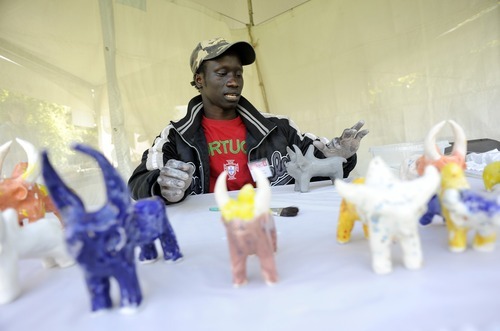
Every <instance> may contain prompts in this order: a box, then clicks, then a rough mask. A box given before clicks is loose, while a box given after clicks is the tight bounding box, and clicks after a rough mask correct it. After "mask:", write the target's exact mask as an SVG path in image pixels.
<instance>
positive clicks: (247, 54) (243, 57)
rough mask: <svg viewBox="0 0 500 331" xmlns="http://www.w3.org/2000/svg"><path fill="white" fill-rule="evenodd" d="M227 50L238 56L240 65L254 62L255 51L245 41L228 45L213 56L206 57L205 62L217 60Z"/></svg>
mask: <svg viewBox="0 0 500 331" xmlns="http://www.w3.org/2000/svg"><path fill="white" fill-rule="evenodd" d="M229 50H231V51H234V52H235V53H236V54H238V56H239V58H240V61H241V64H242V65H244V66H245V65H249V64H252V63H254V62H255V50H254V49H253V47H252V45H250V44H249V43H247V42H246V41H237V42H235V43H232V44H228V45H227V46H226V47H224V48H223V49H222V50H221V52H219V53H218V54H216V55H214V56H211V57H206V58H205V60H213V59H215V58H218V57H219V56H221V55H223V54H225V53H227V52H228V51H229Z"/></svg>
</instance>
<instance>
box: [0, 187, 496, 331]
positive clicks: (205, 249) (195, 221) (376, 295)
mask: <svg viewBox="0 0 500 331" xmlns="http://www.w3.org/2000/svg"><path fill="white" fill-rule="evenodd" d="M231 193H234V192H231ZM339 203H340V198H339V196H338V194H337V193H336V191H335V188H334V186H332V185H331V182H319V183H313V185H312V187H311V190H310V192H308V193H298V192H295V191H294V190H293V186H284V187H277V188H273V198H272V206H275V207H285V206H289V205H296V206H298V207H299V208H300V212H299V214H298V215H297V216H296V217H276V223H277V228H278V253H277V255H276V263H277V267H278V272H279V276H280V282H279V283H278V284H277V285H275V286H273V287H269V286H267V285H266V284H265V283H264V282H263V280H262V278H261V276H260V271H259V265H258V261H257V260H256V259H252V258H251V259H250V260H249V262H248V274H249V283H248V284H247V285H246V286H244V287H242V288H238V289H236V288H233V287H232V282H231V271H230V264H229V252H228V248H227V242H226V238H225V233H224V227H223V225H222V224H221V221H220V219H219V217H220V215H219V213H218V212H211V211H209V210H208V209H209V207H210V206H214V205H215V202H214V198H213V195H212V194H207V195H203V196H193V197H189V198H188V199H187V200H186V201H184V202H183V203H181V204H179V205H176V206H169V207H168V216H169V218H170V221H171V223H172V225H173V227H174V229H175V231H176V234H177V237H178V240H179V243H180V246H181V249H182V251H183V253H184V256H185V258H184V260H183V261H182V262H180V263H176V264H167V263H164V262H161V261H159V262H157V263H154V264H149V265H138V273H139V277H140V281H141V284H142V289H143V294H144V303H143V305H142V306H141V309H140V310H139V311H138V312H137V313H136V314H133V315H124V314H121V313H120V312H119V310H118V309H113V310H111V311H109V312H106V313H101V314H91V313H90V301H89V296H88V294H87V291H86V288H85V285H84V280H83V277H82V273H81V270H80V268H79V267H77V266H74V267H70V268H68V269H48V270H45V269H43V268H42V267H41V265H40V263H39V262H38V261H33V260H26V261H22V262H21V264H20V269H21V283H22V287H23V293H22V296H21V297H19V298H18V299H17V300H16V301H14V302H12V303H10V304H8V305H4V306H0V330H1V331H58V330H72V331H94V330H97V331H101V330H102V331H109V330H113V331H121V330H162V331H163V330H165V331H180V330H189V331H198V330H213V331H223V330H231V331H236V330H238V331H239V330H259V331H264V330H273V331H275V330H287V331H293V330H301V331H302V330H311V331H319V330H342V331H348V330H363V331H367V330H398V331H399V330H410V331H411V330H425V331H444V330H447V331H452V330H453V331H466V330H467V331H472V330H481V331H483V330H487V331H490V330H500V247H498V248H497V249H496V250H495V251H494V252H491V253H480V252H476V251H474V250H472V249H468V250H467V251H466V252H464V253H451V252H449V251H448V248H447V240H446V238H447V233H446V229H445V227H444V225H442V224H431V225H429V226H426V227H421V239H422V244H423V250H424V259H425V264H424V266H423V268H422V269H421V270H418V271H410V270H407V269H405V268H404V267H403V266H402V263H401V250H400V248H399V246H398V245H394V249H393V255H394V270H393V272H392V273H391V274H388V275H382V276H381V275H377V274H375V273H374V272H373V271H372V269H371V256H370V251H369V247H368V242H367V241H366V240H365V239H364V238H363V236H362V231H361V225H360V224H357V225H356V227H355V229H354V232H353V237H352V241H351V242H350V243H348V244H345V245H339V244H337V242H336V237H335V236H336V225H337V216H338V208H339ZM112 285H113V287H112V292H113V298H114V301H115V302H117V301H118V294H117V288H116V284H114V283H113V284H112Z"/></svg>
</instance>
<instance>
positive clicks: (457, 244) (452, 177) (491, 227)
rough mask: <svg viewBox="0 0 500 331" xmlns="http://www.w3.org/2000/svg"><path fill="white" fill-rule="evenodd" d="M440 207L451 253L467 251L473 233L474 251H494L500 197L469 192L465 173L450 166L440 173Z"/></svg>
mask: <svg viewBox="0 0 500 331" xmlns="http://www.w3.org/2000/svg"><path fill="white" fill-rule="evenodd" d="M440 196H441V203H442V204H443V207H444V208H443V211H444V218H445V220H446V226H447V228H448V233H449V235H448V246H449V249H450V250H451V251H452V252H463V251H464V250H465V249H466V247H467V232H468V231H469V230H472V231H474V232H475V233H474V241H473V244H472V245H473V248H474V249H475V250H478V251H486V252H487V251H492V250H493V249H494V247H495V241H496V233H497V231H498V229H499V228H500V202H499V201H500V194H499V193H498V192H483V191H475V190H472V189H470V186H469V183H468V182H467V178H466V177H465V174H464V171H463V169H462V168H461V167H460V166H459V165H458V164H456V163H449V164H447V165H446V166H445V167H444V168H443V169H442V170H441V193H440Z"/></svg>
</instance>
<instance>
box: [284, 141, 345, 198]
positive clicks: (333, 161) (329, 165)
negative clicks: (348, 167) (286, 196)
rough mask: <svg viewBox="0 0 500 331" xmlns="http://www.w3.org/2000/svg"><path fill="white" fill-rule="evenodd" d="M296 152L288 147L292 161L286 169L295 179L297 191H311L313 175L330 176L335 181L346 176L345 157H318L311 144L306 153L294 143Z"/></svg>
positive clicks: (287, 164)
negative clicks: (310, 185)
mask: <svg viewBox="0 0 500 331" xmlns="http://www.w3.org/2000/svg"><path fill="white" fill-rule="evenodd" d="M293 148H294V150H295V152H293V151H292V150H291V149H290V148H289V147H287V152H288V155H290V162H288V163H286V164H285V166H286V170H287V172H288V174H290V176H292V177H293V178H294V179H295V191H300V192H309V184H310V182H311V178H312V177H316V176H320V177H329V178H330V179H331V180H332V183H333V181H334V180H335V178H343V177H344V168H343V166H342V164H343V163H345V162H347V161H346V159H344V158H343V157H338V156H331V157H327V158H325V159H318V158H317V157H316V156H314V146H313V145H310V146H309V147H308V149H307V152H306V154H305V155H302V151H301V150H300V149H299V148H298V147H297V145H293Z"/></svg>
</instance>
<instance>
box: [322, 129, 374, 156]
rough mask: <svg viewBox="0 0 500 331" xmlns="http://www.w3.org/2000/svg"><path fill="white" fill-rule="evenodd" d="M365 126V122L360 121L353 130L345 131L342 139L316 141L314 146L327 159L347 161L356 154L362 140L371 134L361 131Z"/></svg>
mask: <svg viewBox="0 0 500 331" xmlns="http://www.w3.org/2000/svg"><path fill="white" fill-rule="evenodd" d="M364 124H365V121H363V120H360V121H359V122H358V123H356V124H354V126H353V127H352V128H348V129H345V130H344V132H342V135H341V136H340V138H339V137H335V138H333V139H332V141H328V139H326V138H321V141H315V142H313V144H314V146H315V147H316V148H317V149H319V150H320V151H321V152H322V153H323V154H324V155H325V156H326V157H331V156H340V157H343V158H346V159H347V158H349V157H351V156H353V155H354V154H355V153H356V151H357V150H358V148H359V143H360V141H361V139H362V138H363V137H364V136H366V135H367V134H368V132H369V131H368V130H361V131H359V129H361V127H362V126H363V125H364Z"/></svg>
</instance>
